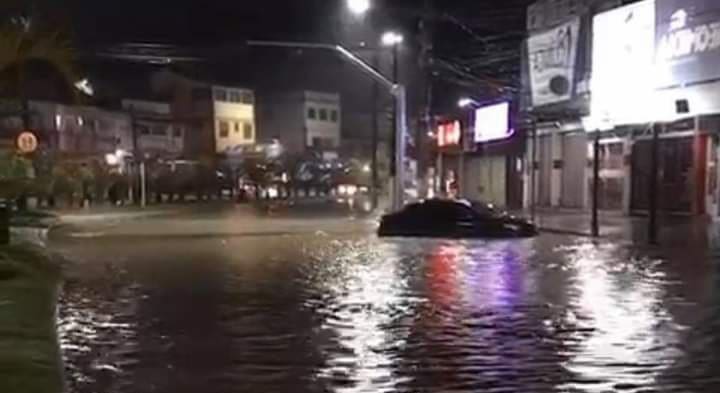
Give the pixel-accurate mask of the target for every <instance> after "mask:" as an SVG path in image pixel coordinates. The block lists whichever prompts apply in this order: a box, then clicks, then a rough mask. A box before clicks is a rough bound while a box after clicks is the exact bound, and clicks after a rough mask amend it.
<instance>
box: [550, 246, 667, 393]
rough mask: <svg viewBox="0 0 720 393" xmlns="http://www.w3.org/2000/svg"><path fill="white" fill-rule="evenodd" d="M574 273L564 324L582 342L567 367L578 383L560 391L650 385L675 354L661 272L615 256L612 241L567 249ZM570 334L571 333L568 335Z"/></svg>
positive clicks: (644, 261)
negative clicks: (576, 331) (571, 325)
mask: <svg viewBox="0 0 720 393" xmlns="http://www.w3.org/2000/svg"><path fill="white" fill-rule="evenodd" d="M566 251H567V255H568V256H567V259H568V263H569V266H570V267H571V269H572V270H573V272H574V274H575V279H574V280H573V283H572V286H571V287H570V289H571V290H572V291H573V296H572V299H571V302H570V303H571V304H570V306H571V307H570V308H569V309H568V311H567V315H566V323H567V324H573V325H576V326H578V329H577V330H578V332H584V333H588V332H589V333H588V334H582V333H578V334H581V335H582V340H581V341H582V342H581V344H580V345H579V346H577V347H576V348H575V350H574V351H573V353H572V354H571V356H570V358H569V359H568V361H567V362H566V363H565V366H566V367H567V369H568V370H569V371H570V372H572V373H573V374H575V375H576V376H577V377H576V378H577V379H579V380H580V381H582V383H581V384H575V383H571V384H568V385H564V386H563V387H562V388H563V389H568V388H575V389H579V390H583V391H588V392H604V391H607V390H608V389H612V388H613V387H614V386H624V387H625V388H628V387H632V386H635V387H642V386H653V385H654V383H655V381H656V378H657V377H658V375H659V374H660V373H661V372H663V370H665V369H666V368H667V366H668V365H669V364H671V363H672V360H673V359H674V358H676V357H677V356H678V355H679V353H678V351H677V349H675V347H674V345H675V344H677V343H678V340H679V336H678V333H679V330H680V327H679V326H677V325H676V324H675V323H674V321H673V317H672V315H670V313H669V312H668V310H667V308H666V307H665V305H664V304H663V298H664V296H665V288H664V283H666V282H667V281H666V280H665V277H664V273H663V272H662V271H658V270H657V268H656V267H657V263H658V262H657V261H652V260H650V259H636V258H632V257H628V258H627V259H624V258H623V259H618V258H617V257H618V256H620V255H623V254H624V253H623V252H622V249H621V248H620V247H619V246H617V245H612V244H605V245H601V246H597V245H594V244H591V243H585V244H580V245H577V246H574V247H570V248H568V249H567V250H566ZM572 338H573V337H570V339H572Z"/></svg>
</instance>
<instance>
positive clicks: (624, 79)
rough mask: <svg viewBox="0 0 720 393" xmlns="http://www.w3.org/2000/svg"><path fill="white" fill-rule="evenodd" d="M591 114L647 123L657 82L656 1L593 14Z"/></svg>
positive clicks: (622, 121) (603, 119)
mask: <svg viewBox="0 0 720 393" xmlns="http://www.w3.org/2000/svg"><path fill="white" fill-rule="evenodd" d="M592 50H593V55H592V70H593V71H592V77H591V79H590V91H591V94H592V95H591V103H590V112H591V114H592V116H593V117H595V118H596V119H597V120H598V121H600V122H610V123H616V124H632V123H642V122H645V121H647V118H646V117H647V116H649V115H650V114H648V113H644V112H647V111H643V110H642V109H643V108H647V107H651V105H649V104H650V103H651V102H652V100H653V91H654V89H655V85H656V81H655V77H654V68H655V66H654V56H655V53H654V52H655V1H654V0H645V1H642V2H639V3H634V4H630V5H627V6H624V7H620V8H616V9H613V10H610V11H607V12H603V13H600V14H597V15H595V17H593V37H592Z"/></svg>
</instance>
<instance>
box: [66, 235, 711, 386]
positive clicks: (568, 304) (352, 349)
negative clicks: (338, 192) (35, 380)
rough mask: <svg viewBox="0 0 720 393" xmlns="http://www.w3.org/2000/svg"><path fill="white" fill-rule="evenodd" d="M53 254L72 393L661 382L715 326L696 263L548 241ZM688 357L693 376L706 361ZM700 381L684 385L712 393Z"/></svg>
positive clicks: (194, 243)
mask: <svg viewBox="0 0 720 393" xmlns="http://www.w3.org/2000/svg"><path fill="white" fill-rule="evenodd" d="M158 250H162V252H159V251H158ZM63 252H64V253H65V254H67V255H68V256H70V257H71V258H72V259H73V260H75V261H76V262H75V264H74V265H73V266H71V267H70V272H71V279H70V280H69V282H68V283H67V285H66V286H65V289H64V294H63V297H62V299H61V305H60V313H59V321H58V324H59V329H60V337H61V344H62V347H63V354H64V358H65V361H66V368H67V370H68V372H67V376H68V386H69V388H70V392H71V393H75V392H78V393H80V392H82V393H84V392H132V393H142V392H173V393H175V392H187V393H195V392H199V391H202V392H208V393H213V392H218V393H220V392H245V391H274V392H353V393H354V392H418V391H428V392H445V391H453V392H477V391H482V392H511V391H512V392H515V391H517V392H526V391H527V392H530V391H532V392H536V391H537V392H541V391H542V392H545V391H547V392H552V391H557V392H564V391H586V392H596V391H598V392H604V391H612V390H617V389H621V388H622V389H625V390H630V391H632V390H640V389H659V388H660V387H662V386H663V384H664V381H666V376H667V374H668V373H669V372H670V371H671V370H672V369H673V368H675V367H676V366H677V365H678V363H679V360H680V359H682V362H683V363H684V364H688V365H693V366H694V365H695V364H694V361H695V360H697V359H696V358H694V357H693V356H694V355H693V354H692V353H691V352H689V351H687V350H686V349H685V344H686V341H687V338H686V337H687V334H685V333H686V332H687V330H688V329H690V328H691V327H693V326H694V325H695V324H697V323H699V322H698V321H704V322H703V323H707V325H708V326H717V315H716V314H715V319H710V320H709V321H708V318H704V319H703V318H700V317H697V318H695V319H693V318H687V317H684V316H687V315H689V314H693V313H695V314H702V312H703V311H705V312H706V311H708V310H710V311H711V312H709V313H707V312H706V313H705V314H710V315H711V316H712V315H713V314H712V310H715V309H716V308H712V307H716V306H714V305H713V300H712V298H711V296H712V293H713V292H712V291H711V290H710V288H709V287H707V286H703V285H697V284H698V283H704V282H706V281H707V279H706V278H704V277H703V276H702V273H703V272H707V269H705V270H703V269H696V270H687V269H686V268H685V267H684V266H683V265H682V264H670V263H668V262H667V261H660V260H657V259H655V258H650V257H646V256H642V255H640V256H635V255H634V254H633V253H631V252H630V251H629V250H628V249H626V248H623V247H621V246H619V245H614V244H602V243H601V244H595V243H591V242H585V241H579V242H578V241H576V240H574V239H568V238H560V237H541V238H539V239H535V240H518V241H516V240H511V241H467V242H458V241H442V240H389V241H387V240H379V239H376V238H374V237H373V236H366V235H357V236H345V237H340V236H332V235H327V234H321V233H310V234H297V235H285V236H283V237H265V238H245V237H238V238H217V239H216V238H210V237H209V238H203V239H184V240H183V241H181V242H177V241H175V242H172V241H171V240H164V239H159V240H158V239H155V240H147V241H142V242H141V241H137V242H135V243H134V244H133V247H132V249H128V247H127V245H126V244H125V243H122V242H114V241H113V240H111V239H108V240H104V241H101V240H98V241H96V242H94V243H93V245H92V246H91V245H88V244H87V243H84V242H78V243H77V244H76V245H75V246H68V247H67V249H65V250H63ZM638 254H641V253H638ZM120 256H122V258H121V257H120ZM713 321H714V322H713ZM713 323H715V325H713ZM698 334H701V335H702V337H699V339H702V340H698V342H710V343H716V342H717V341H718V340H717V334H718V333H717V331H716V330H713V329H710V328H707V329H703V330H702V331H701V333H698ZM708 337H709V338H710V339H709V340H708ZM705 352H708V351H705ZM703 359H704V360H703V364H702V365H701V368H703V369H704V370H706V372H705V373H699V374H700V375H705V376H707V375H710V374H712V370H716V369H717V367H720V364H718V363H717V361H716V360H714V359H717V356H715V357H710V356H707V357H704V358H703ZM704 378H705V379H703V380H702V381H701V382H700V383H699V385H700V386H702V387H703V388H706V389H705V390H703V389H694V390H693V391H699V392H701V391H707V392H714V391H718V389H715V388H716V387H717V385H720V381H718V382H717V384H714V382H713V380H712V379H709V378H708V377H704ZM674 382H675V383H676V386H683V385H682V384H679V383H678V382H677V380H674Z"/></svg>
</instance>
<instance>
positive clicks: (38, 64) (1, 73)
mask: <svg viewBox="0 0 720 393" xmlns="http://www.w3.org/2000/svg"><path fill="white" fill-rule="evenodd" d="M75 75H76V73H75V68H74V51H73V49H72V47H71V46H70V41H69V40H68V39H66V38H65V37H64V35H63V34H62V33H60V32H57V31H51V30H45V29H42V28H41V27H40V26H39V23H36V21H35V20H34V19H33V18H32V17H21V16H19V17H14V18H10V19H9V20H8V21H4V22H1V21H0V97H5V98H10V99H17V100H19V101H20V102H21V103H22V105H23V116H22V117H23V124H24V126H25V127H27V126H28V125H29V124H28V123H29V116H28V113H27V106H28V104H27V100H29V99H33V98H46V97H38V95H40V96H42V95H44V94H47V92H46V91H47V90H53V89H52V87H53V86H47V84H48V83H52V84H54V85H55V86H54V87H57V86H58V85H61V86H62V89H63V90H65V91H66V92H67V93H66V94H65V95H70V96H74V89H73V88H72V85H73V83H74V82H75V80H76V79H77V78H76V76H75Z"/></svg>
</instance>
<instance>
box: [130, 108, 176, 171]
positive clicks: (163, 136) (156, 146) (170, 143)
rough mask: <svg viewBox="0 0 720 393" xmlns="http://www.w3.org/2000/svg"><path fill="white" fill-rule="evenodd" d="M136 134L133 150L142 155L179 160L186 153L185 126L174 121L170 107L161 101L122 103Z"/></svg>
mask: <svg viewBox="0 0 720 393" xmlns="http://www.w3.org/2000/svg"><path fill="white" fill-rule="evenodd" d="M122 107H123V109H124V110H125V111H126V112H127V113H128V114H130V117H131V120H132V127H133V130H134V138H135V139H134V141H133V142H134V144H135V146H134V149H137V150H138V151H139V152H142V154H149V155H153V156H158V157H162V158H178V157H180V156H182V155H183V153H184V151H185V132H186V130H185V128H186V126H185V124H183V123H182V122H179V121H175V120H174V119H173V117H172V111H171V109H170V104H169V103H167V102H161V101H147V100H130V99H126V100H123V101H122Z"/></svg>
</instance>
